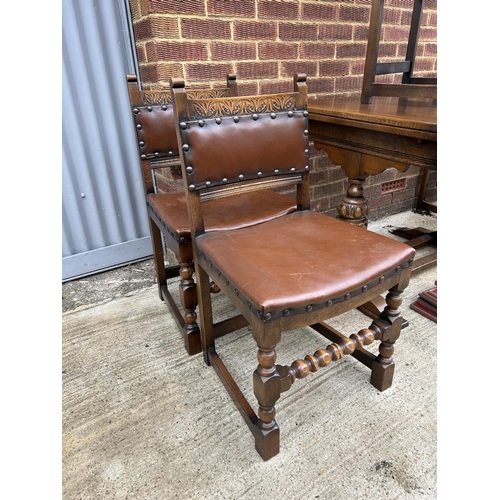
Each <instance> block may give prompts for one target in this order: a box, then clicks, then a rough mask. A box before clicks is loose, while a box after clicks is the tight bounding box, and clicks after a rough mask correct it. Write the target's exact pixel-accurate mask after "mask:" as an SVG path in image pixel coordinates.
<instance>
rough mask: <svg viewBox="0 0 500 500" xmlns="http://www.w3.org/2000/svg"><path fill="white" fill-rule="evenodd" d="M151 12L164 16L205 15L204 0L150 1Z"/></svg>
mask: <svg viewBox="0 0 500 500" xmlns="http://www.w3.org/2000/svg"><path fill="white" fill-rule="evenodd" d="M149 12H151V13H153V12H157V13H163V14H201V15H204V14H205V1H204V0H149Z"/></svg>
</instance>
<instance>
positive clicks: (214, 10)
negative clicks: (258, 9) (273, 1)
mask: <svg viewBox="0 0 500 500" xmlns="http://www.w3.org/2000/svg"><path fill="white" fill-rule="evenodd" d="M207 4H208V6H207V7H208V9H207V10H208V14H209V15H210V14H213V15H222V16H245V17H254V16H255V2H249V1H248V0H208V2H207Z"/></svg>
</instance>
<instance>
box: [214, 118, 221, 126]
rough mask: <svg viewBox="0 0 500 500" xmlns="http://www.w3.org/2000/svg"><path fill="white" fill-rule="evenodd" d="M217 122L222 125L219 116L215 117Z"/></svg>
mask: <svg viewBox="0 0 500 500" xmlns="http://www.w3.org/2000/svg"><path fill="white" fill-rule="evenodd" d="M215 123H217V125H220V124H221V123H222V120H221V119H220V118H219V117H217V118H216V119H215Z"/></svg>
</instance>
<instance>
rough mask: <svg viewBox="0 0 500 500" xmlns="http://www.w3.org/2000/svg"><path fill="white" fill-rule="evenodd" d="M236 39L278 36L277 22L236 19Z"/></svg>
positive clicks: (272, 37)
mask: <svg viewBox="0 0 500 500" xmlns="http://www.w3.org/2000/svg"><path fill="white" fill-rule="evenodd" d="M234 38H235V40H238V39H239V40H259V39H261V40H262V39H274V38H276V23H274V22H272V21H262V22H259V21H235V22H234Z"/></svg>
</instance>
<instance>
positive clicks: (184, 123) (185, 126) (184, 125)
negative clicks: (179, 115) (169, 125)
mask: <svg viewBox="0 0 500 500" xmlns="http://www.w3.org/2000/svg"><path fill="white" fill-rule="evenodd" d="M181 129H182V130H186V129H187V123H186V122H181Z"/></svg>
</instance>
